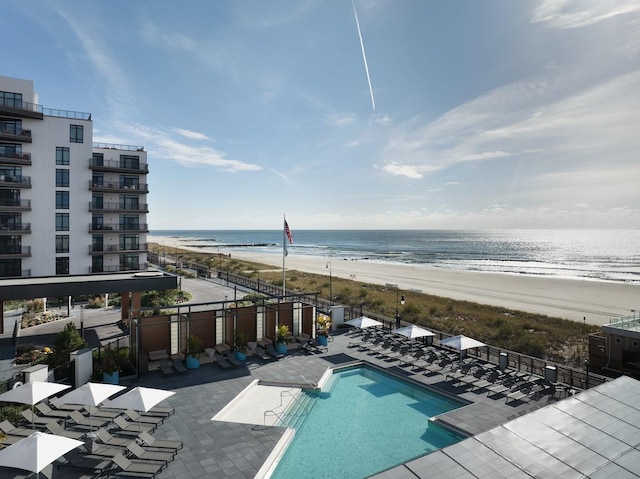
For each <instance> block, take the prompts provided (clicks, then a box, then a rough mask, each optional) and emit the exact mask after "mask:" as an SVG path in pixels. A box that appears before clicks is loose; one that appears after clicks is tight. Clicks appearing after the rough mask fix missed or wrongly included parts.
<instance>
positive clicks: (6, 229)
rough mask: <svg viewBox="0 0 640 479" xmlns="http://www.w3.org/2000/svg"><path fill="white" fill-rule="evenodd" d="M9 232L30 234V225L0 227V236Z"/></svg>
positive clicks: (20, 224)
mask: <svg viewBox="0 0 640 479" xmlns="http://www.w3.org/2000/svg"><path fill="white" fill-rule="evenodd" d="M10 232H18V233H31V223H19V224H6V225H0V234H3V233H10Z"/></svg>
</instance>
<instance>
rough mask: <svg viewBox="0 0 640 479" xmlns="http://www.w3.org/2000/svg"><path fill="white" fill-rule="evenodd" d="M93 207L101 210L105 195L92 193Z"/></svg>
mask: <svg viewBox="0 0 640 479" xmlns="http://www.w3.org/2000/svg"><path fill="white" fill-rule="evenodd" d="M91 208H93V209H94V210H101V209H103V208H104V196H102V195H92V196H91Z"/></svg>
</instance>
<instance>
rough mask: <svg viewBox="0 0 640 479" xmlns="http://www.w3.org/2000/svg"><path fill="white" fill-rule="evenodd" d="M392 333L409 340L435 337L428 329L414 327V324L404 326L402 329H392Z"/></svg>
mask: <svg viewBox="0 0 640 479" xmlns="http://www.w3.org/2000/svg"><path fill="white" fill-rule="evenodd" d="M393 332H394V333H395V334H399V335H401V336H406V337H407V338H409V339H416V338H424V337H427V336H435V334H434V333H432V332H431V331H429V330H428V329H424V328H421V327H420V326H416V325H415V324H410V325H409V326H405V327H404V328H398V329H394V330H393Z"/></svg>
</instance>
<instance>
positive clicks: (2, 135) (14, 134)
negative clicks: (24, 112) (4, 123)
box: [0, 130, 31, 143]
mask: <svg viewBox="0 0 640 479" xmlns="http://www.w3.org/2000/svg"><path fill="white" fill-rule="evenodd" d="M0 139H2V140H6V141H20V142H25V143H31V130H15V131H14V130H2V131H0Z"/></svg>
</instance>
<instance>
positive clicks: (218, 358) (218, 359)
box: [214, 353, 231, 369]
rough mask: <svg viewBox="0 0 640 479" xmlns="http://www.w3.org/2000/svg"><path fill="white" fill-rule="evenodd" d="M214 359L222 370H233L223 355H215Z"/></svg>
mask: <svg viewBox="0 0 640 479" xmlns="http://www.w3.org/2000/svg"><path fill="white" fill-rule="evenodd" d="M214 358H215V360H216V364H217V365H218V366H220V367H221V368H222V369H229V368H231V363H229V361H227V360H226V359H225V358H224V356H223V355H222V354H220V353H215V355H214Z"/></svg>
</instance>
